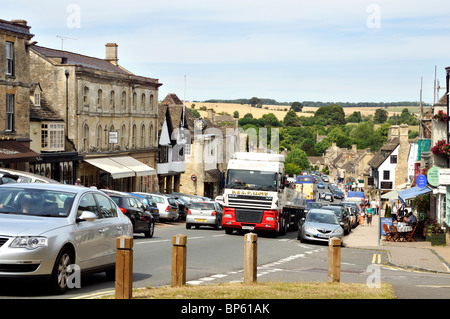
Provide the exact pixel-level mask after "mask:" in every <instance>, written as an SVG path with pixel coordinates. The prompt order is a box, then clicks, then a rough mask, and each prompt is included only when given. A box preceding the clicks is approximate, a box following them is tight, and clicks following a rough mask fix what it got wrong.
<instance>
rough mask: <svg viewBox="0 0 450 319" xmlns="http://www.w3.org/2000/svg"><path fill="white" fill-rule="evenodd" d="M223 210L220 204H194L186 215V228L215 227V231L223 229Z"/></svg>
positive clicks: (209, 202) (212, 202)
mask: <svg viewBox="0 0 450 319" xmlns="http://www.w3.org/2000/svg"><path fill="white" fill-rule="evenodd" d="M222 216H223V208H222V205H221V204H220V203H218V202H214V201H208V202H194V203H192V204H191V207H190V208H189V210H188V214H187V215H186V228H187V229H190V228H191V226H195V227H197V228H198V227H199V226H213V227H214V228H215V229H218V228H220V227H222Z"/></svg>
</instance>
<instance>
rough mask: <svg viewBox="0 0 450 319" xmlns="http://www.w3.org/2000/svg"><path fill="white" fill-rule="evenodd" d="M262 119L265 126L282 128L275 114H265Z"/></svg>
mask: <svg viewBox="0 0 450 319" xmlns="http://www.w3.org/2000/svg"><path fill="white" fill-rule="evenodd" d="M262 119H263V120H264V122H265V125H264V126H275V127H277V126H280V122H279V121H278V118H277V117H276V116H275V114H273V113H269V114H264V115H263V116H262Z"/></svg>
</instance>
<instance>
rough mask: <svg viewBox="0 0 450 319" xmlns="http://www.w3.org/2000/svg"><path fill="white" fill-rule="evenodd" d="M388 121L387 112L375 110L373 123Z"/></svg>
mask: <svg viewBox="0 0 450 319" xmlns="http://www.w3.org/2000/svg"><path fill="white" fill-rule="evenodd" d="M387 119H388V112H387V111H386V110H384V109H376V110H375V117H374V119H373V120H374V121H375V123H379V124H381V123H384V122H386V121H387Z"/></svg>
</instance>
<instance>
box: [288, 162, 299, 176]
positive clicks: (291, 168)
mask: <svg viewBox="0 0 450 319" xmlns="http://www.w3.org/2000/svg"><path fill="white" fill-rule="evenodd" d="M284 171H285V173H286V174H288V175H289V176H294V175H300V174H301V173H302V169H301V168H300V167H299V166H298V165H295V164H293V163H287V164H286V166H285V167H284Z"/></svg>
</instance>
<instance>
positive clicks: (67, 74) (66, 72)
mask: <svg viewBox="0 0 450 319" xmlns="http://www.w3.org/2000/svg"><path fill="white" fill-rule="evenodd" d="M64 74H65V75H66V139H69V70H66V71H65V72H64Z"/></svg>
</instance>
